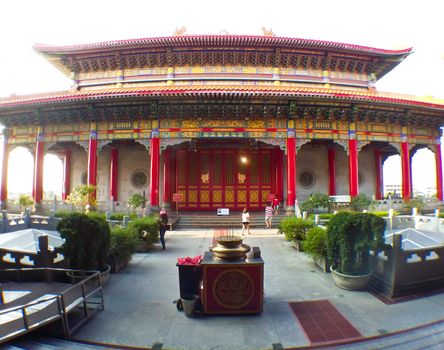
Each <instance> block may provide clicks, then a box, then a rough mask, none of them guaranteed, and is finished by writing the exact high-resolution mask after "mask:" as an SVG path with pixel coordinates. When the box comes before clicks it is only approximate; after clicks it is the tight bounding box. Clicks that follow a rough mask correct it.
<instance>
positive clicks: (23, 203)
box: [17, 194, 34, 216]
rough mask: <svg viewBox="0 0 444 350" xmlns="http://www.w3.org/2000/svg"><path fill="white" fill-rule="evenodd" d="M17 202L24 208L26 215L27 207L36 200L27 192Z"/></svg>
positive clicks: (23, 211) (23, 212) (23, 213)
mask: <svg viewBox="0 0 444 350" xmlns="http://www.w3.org/2000/svg"><path fill="white" fill-rule="evenodd" d="M17 203H18V205H19V206H20V209H22V216H24V215H25V213H26V209H27V208H29V207H31V206H32V205H33V204H34V200H33V199H32V198H31V196H29V195H27V194H21V195H20V196H19V198H18V200H17Z"/></svg>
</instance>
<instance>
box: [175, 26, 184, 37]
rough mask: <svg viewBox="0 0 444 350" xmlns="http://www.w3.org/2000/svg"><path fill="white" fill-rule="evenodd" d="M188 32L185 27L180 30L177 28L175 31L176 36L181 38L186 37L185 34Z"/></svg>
mask: <svg viewBox="0 0 444 350" xmlns="http://www.w3.org/2000/svg"><path fill="white" fill-rule="evenodd" d="M186 31H187V28H185V27H184V26H182V27H180V28H177V27H176V30H175V31H174V34H173V35H174V36H181V35H185V33H186Z"/></svg>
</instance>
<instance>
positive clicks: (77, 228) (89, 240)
mask: <svg viewBox="0 0 444 350" xmlns="http://www.w3.org/2000/svg"><path fill="white" fill-rule="evenodd" d="M105 223H106V221H105ZM57 231H59V232H60V236H61V237H62V238H63V239H64V240H65V242H64V243H63V245H62V246H61V248H60V251H61V252H62V254H63V256H64V257H65V259H66V260H67V262H68V266H69V267H70V268H72V269H81V270H97V269H100V270H104V268H105V258H106V257H107V256H108V253H109V248H110V230H109V226H108V224H106V226H105V224H104V223H103V222H101V221H99V220H96V219H94V218H92V217H89V216H87V215H85V214H82V213H71V214H70V215H67V216H66V217H65V218H63V219H62V220H61V221H60V222H59V224H58V225H57Z"/></svg>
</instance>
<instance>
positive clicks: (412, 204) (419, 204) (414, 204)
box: [403, 198, 425, 212]
mask: <svg viewBox="0 0 444 350" xmlns="http://www.w3.org/2000/svg"><path fill="white" fill-rule="evenodd" d="M403 207H404V209H410V210H411V209H413V208H418V211H419V212H420V211H422V210H423V209H424V207H425V202H424V199H422V198H414V199H411V200H409V201H405V202H404V204H403Z"/></svg>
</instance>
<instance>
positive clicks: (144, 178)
mask: <svg viewBox="0 0 444 350" xmlns="http://www.w3.org/2000/svg"><path fill="white" fill-rule="evenodd" d="M131 183H132V184H133V186H134V187H136V188H144V187H146V186H147V185H148V174H147V172H146V171H145V170H136V171H135V172H133V174H132V175H131Z"/></svg>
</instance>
